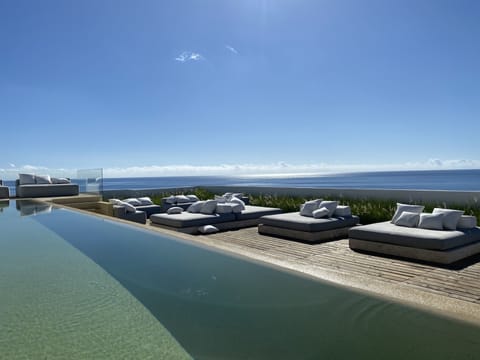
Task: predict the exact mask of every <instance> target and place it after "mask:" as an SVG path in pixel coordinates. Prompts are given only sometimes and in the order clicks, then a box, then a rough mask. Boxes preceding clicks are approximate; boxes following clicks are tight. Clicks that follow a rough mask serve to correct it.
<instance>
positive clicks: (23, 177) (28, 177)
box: [18, 174, 35, 185]
mask: <svg viewBox="0 0 480 360" xmlns="http://www.w3.org/2000/svg"><path fill="white" fill-rule="evenodd" d="M18 178H19V179H20V185H30V184H35V175H33V174H18Z"/></svg>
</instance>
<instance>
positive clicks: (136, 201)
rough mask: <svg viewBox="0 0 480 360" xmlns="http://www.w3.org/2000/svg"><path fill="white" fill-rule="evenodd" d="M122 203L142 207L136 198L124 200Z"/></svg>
mask: <svg viewBox="0 0 480 360" xmlns="http://www.w3.org/2000/svg"><path fill="white" fill-rule="evenodd" d="M123 202H126V203H129V204H130V205H133V206H140V205H142V202H141V201H140V200H138V199H136V198H128V199H124V200H123Z"/></svg>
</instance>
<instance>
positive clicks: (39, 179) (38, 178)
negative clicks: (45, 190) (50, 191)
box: [35, 175, 52, 184]
mask: <svg viewBox="0 0 480 360" xmlns="http://www.w3.org/2000/svg"><path fill="white" fill-rule="evenodd" d="M35 183H36V184H51V183H52V180H51V179H50V175H35Z"/></svg>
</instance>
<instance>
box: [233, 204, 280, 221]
mask: <svg viewBox="0 0 480 360" xmlns="http://www.w3.org/2000/svg"><path fill="white" fill-rule="evenodd" d="M281 212H282V209H278V208H270V207H264V206H253V205H245V210H242V212H241V213H238V214H235V216H236V218H237V220H250V219H258V218H260V217H262V216H264V215H273V214H280V213H281Z"/></svg>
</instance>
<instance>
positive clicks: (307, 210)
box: [300, 199, 322, 217]
mask: <svg viewBox="0 0 480 360" xmlns="http://www.w3.org/2000/svg"><path fill="white" fill-rule="evenodd" d="M321 202H322V200H321V199H315V200H310V201H305V202H304V203H303V204H302V205H301V206H300V215H302V216H309V217H313V212H314V211H315V210H317V209H318V205H320V203H321Z"/></svg>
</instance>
